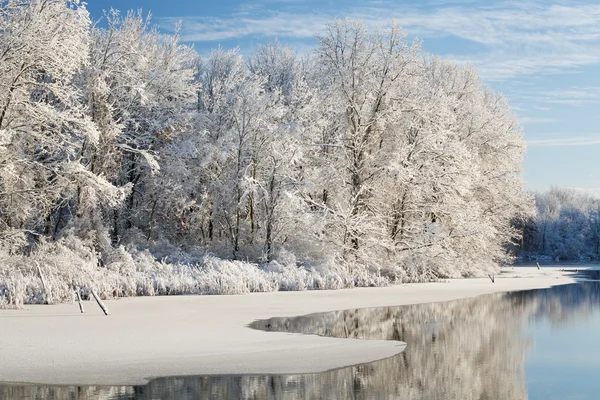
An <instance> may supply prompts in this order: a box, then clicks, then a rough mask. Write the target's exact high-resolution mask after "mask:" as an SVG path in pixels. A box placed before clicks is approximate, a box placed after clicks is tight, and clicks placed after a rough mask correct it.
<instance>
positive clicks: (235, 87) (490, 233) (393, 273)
mask: <svg viewBox="0 0 600 400" xmlns="http://www.w3.org/2000/svg"><path fill="white" fill-rule="evenodd" d="M104 18H105V21H104V23H103V26H105V27H100V26H99V25H98V24H93V23H91V21H90V17H89V14H88V12H87V10H86V9H85V5H84V4H82V3H79V2H78V1H67V0H7V1H5V2H2V4H1V5H0V71H1V73H0V248H1V249H2V251H3V252H5V253H6V254H9V255H11V254H12V255H21V254H30V253H31V252H35V251H36V248H37V247H39V246H40V243H45V244H48V243H63V244H65V243H67V242H68V243H77V246H81V247H83V248H86V249H89V251H90V252H91V253H92V254H94V255H95V256H96V257H97V259H98V264H99V267H100V268H102V267H103V266H104V265H107V264H109V263H110V261H111V257H114V254H115V252H117V251H118V252H122V251H128V252H132V251H137V250H142V249H146V250H148V251H150V252H151V253H152V254H154V255H155V256H156V257H164V256H171V255H176V254H213V255H215V256H218V257H221V258H224V259H233V260H244V261H248V262H252V263H256V264H257V265H262V264H266V263H270V262H279V263H280V264H284V263H285V264H293V265H294V266H295V267H298V268H314V267H319V268H323V269H328V268H342V269H344V270H346V271H349V272H350V273H354V272H353V271H368V272H369V273H374V274H377V275H378V276H383V277H385V278H386V279H388V280H391V281H398V280H424V279H426V280H427V279H436V278H440V277H447V276H470V275H478V274H483V273H486V272H488V271H490V270H492V269H494V268H496V267H497V266H498V265H499V264H504V263H508V262H510V261H511V256H510V255H509V254H508V253H507V250H506V249H507V245H508V244H510V243H512V242H514V241H517V240H519V239H520V236H519V235H520V233H521V229H519V228H518V226H517V225H518V224H515V221H524V220H526V219H527V218H528V217H530V216H531V213H532V206H531V204H532V203H531V198H530V196H529V195H528V194H527V193H526V191H525V190H524V187H523V183H522V181H521V177H520V171H521V168H522V158H523V155H524V151H525V144H524V141H523V139H522V133H521V129H520V127H519V124H518V122H517V120H516V119H515V116H514V114H513V113H512V112H511V110H510V108H509V105H508V104H507V101H506V99H505V98H504V97H503V96H502V95H501V94H499V93H496V92H494V91H492V90H491V89H489V88H487V87H486V86H485V85H484V84H483V83H482V81H481V79H480V78H479V77H478V75H477V71H476V70H475V69H474V68H473V67H472V66H470V65H464V64H457V63H455V62H453V61H449V60H445V59H442V58H439V57H435V56H433V55H429V54H426V53H425V52H423V51H422V49H421V48H420V43H419V42H418V41H415V42H409V41H408V40H407V39H406V36H405V34H404V33H403V31H402V30H401V29H400V27H399V26H397V25H396V24H395V23H391V24H389V25H388V26H386V27H384V28H381V29H376V30H375V29H370V28H368V27H367V26H366V25H365V24H363V23H362V22H360V21H350V20H335V21H332V22H331V23H330V24H328V25H327V27H326V28H325V29H324V31H323V32H321V33H320V34H319V35H318V36H317V44H316V46H315V48H314V49H313V51H311V52H310V53H309V54H307V55H299V54H297V53H295V52H294V51H293V50H292V49H290V48H287V47H285V46H283V45H281V44H279V43H277V42H275V43H269V44H265V45H262V46H260V47H258V49H257V50H256V51H254V53H253V54H251V55H250V56H248V57H242V56H241V55H240V53H239V51H238V50H236V49H233V50H225V49H222V48H217V49H215V50H213V51H212V52H211V53H210V55H209V56H207V57H201V56H200V55H199V54H198V53H196V52H195V51H194V50H193V48H192V47H190V46H187V45H185V44H182V43H181V41H180V37H179V35H178V33H175V34H172V35H166V34H163V33H161V32H160V31H159V30H158V29H157V28H156V27H153V26H152V25H151V23H150V20H149V18H148V17H145V16H144V15H143V14H142V13H141V12H128V13H126V14H124V15H123V14H120V13H119V12H117V11H114V10H111V11H109V12H107V13H106V14H105V17H104ZM70 246H74V245H72V244H71V245H70Z"/></svg>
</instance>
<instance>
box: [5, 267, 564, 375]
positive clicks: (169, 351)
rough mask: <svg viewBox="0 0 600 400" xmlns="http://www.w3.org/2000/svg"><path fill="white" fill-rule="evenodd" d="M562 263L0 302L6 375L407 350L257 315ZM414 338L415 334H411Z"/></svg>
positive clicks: (241, 369) (145, 369) (339, 358)
mask: <svg viewBox="0 0 600 400" xmlns="http://www.w3.org/2000/svg"><path fill="white" fill-rule="evenodd" d="M574 279H575V278H574V277H573V276H572V274H571V273H568V272H565V271H561V269H560V268H542V269H541V270H538V269H537V268H535V267H533V268H530V267H521V268H516V269H515V270H511V269H506V271H505V273H503V274H501V275H498V276H496V282H495V283H492V282H491V281H490V279H487V278H485V279H463V280H451V281H448V282H439V283H418V284H406V285H397V286H392V287H383V288H359V289H348V290H346V289H344V290H336V291H307V292H274V293H256V294H248V295H234V296H172V297H137V298H122V299H119V300H110V301H106V305H107V307H108V309H109V310H110V312H111V314H110V316H104V315H103V314H102V312H101V311H100V309H99V308H98V307H97V306H96V304H94V303H91V302H85V303H84V306H85V310H86V313H85V314H80V313H79V309H78V306H77V305H76V304H61V305H53V306H41V305H34V306H27V307H26V308H24V309H21V310H0V360H1V362H0V382H2V381H3V382H32V383H46V384H101V385H126V384H142V383H144V382H146V381H147V380H148V379H149V378H152V377H159V376H172V375H208V374H245V373H254V374H267V373H268V374H273V373H275V374H291V373H311V372H320V371H325V370H329V369H334V368H340V367H344V366H348V365H353V364H359V363H365V362H370V361H374V360H378V359H382V358H386V357H390V356H393V355H395V354H397V353H399V352H401V351H402V350H403V348H404V345H402V344H401V343H398V342H392V341H367V340H355V339H335V338H324V337H318V336H312V335H299V334H287V333H272V332H262V331H256V330H252V329H249V328H248V327H247V324H249V323H251V322H252V321H254V320H257V319H266V318H270V317H278V316H296V315H304V314H310V313H316V312H325V311H333V310H342V309H352V308H364V307H378V306H391V305H403V304H415V303H427V302H439V301H447V300H453V299H458V298H465V297H472V296H477V295H481V294H486V293H492V292H499V291H514V290H525V289H534V288H544V287H549V286H553V285H559V284H566V283H571V282H573V281H574ZM409 345H410V344H409Z"/></svg>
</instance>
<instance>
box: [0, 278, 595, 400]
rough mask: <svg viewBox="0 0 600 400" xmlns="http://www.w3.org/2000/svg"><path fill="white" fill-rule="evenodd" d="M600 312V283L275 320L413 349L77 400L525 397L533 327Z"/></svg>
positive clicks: (283, 325)
mask: <svg viewBox="0 0 600 400" xmlns="http://www.w3.org/2000/svg"><path fill="white" fill-rule="evenodd" d="M599 311H600V285H599V284H598V283H585V284H577V285H566V286H557V287H554V288H551V289H546V290H535V291H524V292H516V293H508V294H492V295H486V296H481V297H478V298H473V299H465V300H459V301H453V302H448V303H434V304H423V305H412V306H402V307H386V308H371V309H358V310H347V311H338V312H332V313H324V314H314V315H309V316H305V317H295V318H274V319H271V320H266V321H258V322H256V323H255V324H254V327H255V328H261V327H266V326H269V329H270V330H273V331H285V332H302V333H305V334H319V335H324V336H333V337H352V338H362V339H388V340H401V341H405V342H407V344H408V347H407V349H406V350H405V351H404V352H403V353H401V354H399V355H398V356H395V357H392V358H389V359H387V360H382V361H378V362H374V363H371V364H367V365H361V366H355V367H349V368H343V369H340V370H335V371H330V372H326V373H321V374H310V375H293V376H237V377H228V376H222V377H220V376H213V377H187V378H160V379H156V380H153V381H151V382H150V383H149V384H148V385H147V386H144V387H136V388H127V387H123V388H110V389H109V388H106V389H100V388H80V389H78V390H79V392H78V393H80V394H79V395H78V396H79V397H75V398H78V399H82V400H83V399H86V400H87V399H90V400H91V399H105V398H113V399H119V398H123V399H125V398H129V397H128V396H131V395H133V394H135V395H136V398H139V399H152V398H161V399H180V398H212V399H230V398H241V399H269V398H270V399H322V398H355V399H371V398H399V399H423V400H425V399H457V400H458V399H490V400H491V399H493V400H497V399H505V400H517V399H526V398H527V394H526V391H525V381H524V375H523V374H524V369H523V368H524V361H525V357H526V355H527V350H528V348H529V346H530V341H531V340H533V341H535V338H527V337H524V336H523V333H522V331H523V328H524V325H525V324H526V323H527V321H529V320H530V319H532V318H533V319H536V318H544V319H549V320H550V321H552V322H553V323H555V324H556V326H557V327H560V326H563V325H564V323H565V322H567V321H568V320H569V319H576V318H585V317H587V316H590V315H591V314H592V313H598V312H599ZM290 362H291V363H293V360H290ZM74 391H75V389H74V388H71V389H69V388H53V389H50V388H41V387H26V388H13V389H10V388H6V387H4V388H3V387H0V396H2V395H4V396H8V397H9V398H10V397H11V396H10V395H13V396H16V397H17V398H18V396H22V395H24V394H29V395H32V394H36V393H37V394H43V395H44V396H46V395H48V394H49V393H52V394H53V395H54V397H53V398H56V399H57V400H61V399H63V398H64V399H66V398H73V397H72V394H73V393H74ZM111 396H113V397H111ZM119 396H121V397H119ZM46 397H47V396H46Z"/></svg>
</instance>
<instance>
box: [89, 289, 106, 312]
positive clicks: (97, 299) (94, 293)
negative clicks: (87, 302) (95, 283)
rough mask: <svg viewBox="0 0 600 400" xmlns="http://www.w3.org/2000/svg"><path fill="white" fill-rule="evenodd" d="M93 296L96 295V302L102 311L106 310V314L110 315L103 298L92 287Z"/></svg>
mask: <svg viewBox="0 0 600 400" xmlns="http://www.w3.org/2000/svg"><path fill="white" fill-rule="evenodd" d="M92 296H94V299H96V303H98V305H99V306H100V308H101V309H102V312H104V315H108V309H107V308H106V306H105V305H104V303H103V302H102V300H100V297H98V295H97V294H96V291H95V290H93V289H92Z"/></svg>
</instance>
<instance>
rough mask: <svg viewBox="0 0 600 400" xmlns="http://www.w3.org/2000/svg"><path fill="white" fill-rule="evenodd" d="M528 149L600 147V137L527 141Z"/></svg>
mask: <svg viewBox="0 0 600 400" xmlns="http://www.w3.org/2000/svg"><path fill="white" fill-rule="evenodd" d="M527 145H528V146H529V147H565V146H567V147H572V146H597V145H600V137H584V136H580V137H568V138H554V139H529V140H527Z"/></svg>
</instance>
